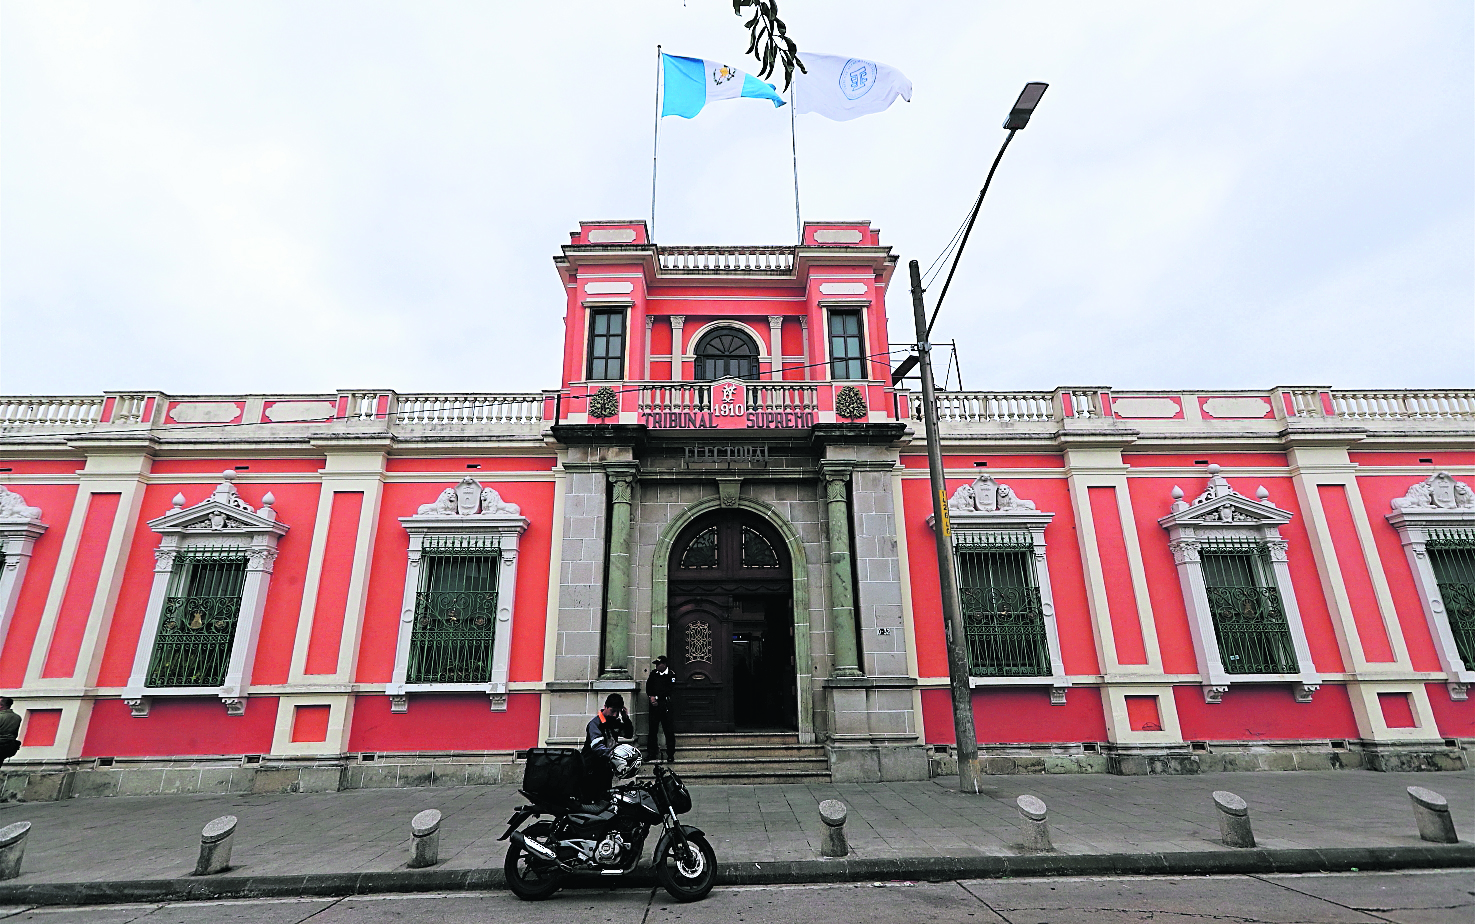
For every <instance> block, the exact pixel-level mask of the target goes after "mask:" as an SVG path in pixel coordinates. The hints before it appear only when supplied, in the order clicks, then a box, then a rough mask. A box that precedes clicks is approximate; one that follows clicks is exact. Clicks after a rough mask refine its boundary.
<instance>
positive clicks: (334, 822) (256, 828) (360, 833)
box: [0, 764, 1475, 886]
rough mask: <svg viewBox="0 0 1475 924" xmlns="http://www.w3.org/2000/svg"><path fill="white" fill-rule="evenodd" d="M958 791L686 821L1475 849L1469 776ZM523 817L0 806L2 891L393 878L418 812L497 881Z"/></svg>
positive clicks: (1202, 780)
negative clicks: (1026, 811) (1422, 819)
mask: <svg viewBox="0 0 1475 924" xmlns="http://www.w3.org/2000/svg"><path fill="white" fill-rule="evenodd" d="M677 766H678V767H679V764H678V765H677ZM957 784H958V781H957V777H940V778H938V779H935V780H931V781H927V782H913V783H872V784H811V785H785V786H693V787H691V791H692V801H693V810H692V812H691V813H689V814H687V815H685V816H683V821H685V822H686V823H688V824H693V825H695V826H697V827H699V828H701V829H702V830H704V831H706V832H707V833H708V835H709V839H710V840H711V841H712V844H713V846H714V847H715V848H716V851H717V857H718V860H719V861H722V862H724V863H738V862H744V863H754V864H763V863H770V862H774V861H784V860H813V859H815V858H816V857H817V856H818V850H819V844H820V836H821V835H820V820H819V810H818V806H819V803H820V801H821V800H823V799H839V800H841V801H842V802H844V803H845V804H846V806H847V807H848V808H849V820H848V821H847V823H846V828H845V830H846V835H847V837H848V838H849V841H850V846H851V849H852V855H853V856H854V857H855V858H858V859H861V860H874V859H884V858H897V857H901V858H906V857H977V856H1020V855H1024V854H1028V853H1029V851H1027V850H1026V849H1025V848H1024V847H1023V846H1022V845H1023V843H1024V837H1023V832H1022V831H1021V829H1020V827H1019V814H1018V810H1017V808H1016V807H1015V804H1014V800H1015V798H1016V797H1017V796H1019V795H1021V794H1025V793H1029V794H1033V795H1035V796H1038V797H1040V798H1041V799H1043V800H1044V801H1045V803H1046V804H1047V805H1048V806H1049V810H1050V826H1051V830H1052V834H1053V837H1054V843H1055V847H1056V849H1057V851H1058V852H1059V853H1060V854H1064V855H1071V854H1141V853H1163V852H1168V853H1171V852H1178V851H1216V850H1218V851H1224V850H1228V848H1225V847H1223V846H1222V845H1221V844H1220V843H1219V828H1218V816H1217V812H1216V809H1215V808H1214V806H1213V801H1212V799H1211V796H1210V794H1211V793H1212V792H1213V791H1214V790H1217V789H1227V790H1230V791H1231V792H1235V793H1237V794H1239V795H1240V796H1242V797H1244V798H1245V800H1246V801H1248V803H1249V806H1250V817H1251V820H1252V822H1253V825H1254V831H1255V837H1256V839H1257V840H1258V842H1259V845H1260V846H1261V847H1266V848H1271V849H1277V848H1279V849H1295V848H1327V847H1370V846H1418V845H1426V843H1427V842H1424V841H1421V840H1419V837H1418V830H1417V828H1416V826H1415V821H1414V815H1413V811H1412V807H1411V805H1410V802H1409V797H1408V794H1407V792H1406V790H1407V787H1408V786H1410V785H1418V786H1426V787H1429V788H1431V789H1434V790H1435V791H1437V792H1440V793H1442V794H1443V795H1444V796H1445V797H1446V798H1447V799H1449V802H1450V806H1451V811H1452V814H1453V817H1454V822H1455V828H1456V830H1457V831H1458V832H1459V834H1460V836H1461V838H1462V840H1465V841H1467V842H1468V841H1470V840H1472V839H1475V771H1462V772H1458V773H1374V772H1370V771H1364V770H1348V771H1325V772H1287V773H1221V774H1201V775H1196V776H1151V777H1147V776H1142V777H1122V776H1109V775H1105V774H1081V775H1027V776H1026V775H1014V776H994V777H989V778H988V788H987V790H986V791H985V792H984V793H983V794H982V795H981V796H975V795H964V794H961V793H959V792H957V788H958V785H957ZM522 801H523V799H522V797H521V796H519V795H518V793H517V791H516V787H514V786H507V785H503V786H462V787H447V788H427V789H365V790H351V791H347V792H340V793H322V794H283V795H218V796H202V795H187V796H142V797H114V798H105V799H74V800H69V801H66V802H39V803H9V804H5V805H0V825H4V824H10V823H12V822H15V821H22V820H24V821H30V822H31V823H32V825H33V827H32V830H31V834H30V838H29V841H28V844H27V847H26V854H25V863H24V866H23V868H22V875H21V877H20V878H19V879H16V880H12V881H10V882H7V883H5V884H4V885H6V886H23V885H28V884H33V883H68V882H87V881H93V882H103V881H120V880H151V879H174V878H177V877H181V876H185V875H188V874H189V873H190V872H191V871H192V870H193V868H194V863H195V858H196V855H197V851H198V846H199V834H200V828H201V827H202V826H203V825H204V824H205V822H207V821H209V820H210V819H212V818H215V817H217V816H220V815H236V816H238V817H239V819H240V822H239V825H238V827H237V830H236V835H235V844H234V850H233V855H232V864H233V865H232V869H231V870H230V871H229V872H227V873H224V874H221V875H222V876H223V877H241V876H248V877H258V876H301V875H312V874H332V873H364V872H381V871H394V870H404V869H405V862H406V860H407V859H408V857H409V851H410V837H411V835H410V819H411V818H412V817H413V816H414V815H415V813H416V812H419V811H420V810H422V809H427V808H436V809H440V811H441V812H442V813H443V814H444V819H445V820H444V821H443V822H442V824H441V835H440V836H441V842H440V856H441V861H442V862H441V864H440V866H438V867H437V869H451V870H456V869H489V868H492V869H498V870H500V868H501V865H502V858H503V856H504V854H505V853H506V848H507V845H506V842H505V841H499V840H497V838H498V837H500V836H501V834H502V832H503V830H505V825H506V822H507V819H508V817H509V816H510V815H511V812H512V808H513V807H514V806H515V805H518V804H520V803H521V802H522ZM652 846H653V843H650V844H647V851H648V850H649V849H650V848H651V847H652ZM1224 871H1226V872H1227V871H1234V870H1224ZM210 878H212V879H213V878H216V877H210ZM197 881H198V880H197ZM749 881H752V880H749Z"/></svg>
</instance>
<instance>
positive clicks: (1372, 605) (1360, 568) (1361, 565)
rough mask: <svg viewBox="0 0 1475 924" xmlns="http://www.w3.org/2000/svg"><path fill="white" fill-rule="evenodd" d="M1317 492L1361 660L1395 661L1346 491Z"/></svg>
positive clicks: (1324, 488)
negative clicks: (1329, 532) (1358, 645)
mask: <svg viewBox="0 0 1475 924" xmlns="http://www.w3.org/2000/svg"><path fill="white" fill-rule="evenodd" d="M1316 491H1317V495H1318V496H1319V497H1320V498H1321V509H1322V510H1323V511H1324V512H1325V514H1326V521H1327V528H1328V529H1329V530H1330V531H1331V534H1332V546H1333V548H1335V549H1336V551H1337V564H1338V566H1339V567H1340V568H1341V571H1342V583H1343V585H1344V586H1345V587H1346V588H1347V598H1348V600H1349V601H1350V602H1351V605H1352V620H1353V622H1354V623H1355V624H1356V625H1357V635H1358V638H1359V639H1361V641H1362V656H1363V657H1364V658H1366V659H1367V660H1368V662H1370V663H1382V662H1389V661H1392V660H1393V647H1392V645H1391V644H1390V643H1389V641H1388V632H1387V629H1386V628H1384V626H1383V618H1382V616H1381V615H1380V614H1379V612H1378V599H1377V597H1376V596H1374V594H1373V580H1372V576H1371V575H1370V574H1368V570H1367V560H1366V559H1365V558H1363V554H1362V546H1361V543H1359V542H1358V539H1357V527H1356V525H1355V524H1354V523H1353V521H1352V506H1351V503H1350V501H1349V500H1348V498H1347V490H1346V489H1345V488H1344V487H1343V486H1342V485H1339V484H1321V485H1317V486H1316Z"/></svg>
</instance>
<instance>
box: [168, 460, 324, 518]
mask: <svg viewBox="0 0 1475 924" xmlns="http://www.w3.org/2000/svg"><path fill="white" fill-rule="evenodd" d="M326 462H327V460H326V459H324V458H323V457H322V456H309V457H307V458H305V459H160V460H158V461H157V462H155V463H154V464H153V467H152V468H150V469H149V472H150V473H151V474H154V475H204V476H206V477H207V478H208V479H213V480H211V481H210V484H211V485H212V488H211V489H212V490H213V489H214V488H213V486H214V485H216V484H219V483H220V479H219V478H217V477H215V476H217V475H219V474H220V473H221V472H223V471H225V470H226V469H231V470H232V471H235V472H236V473H237V474H238V475H260V474H264V473H269V474H274V475H280V474H302V475H315V474H317V473H318V472H319V471H320V470H321V469H322V467H323V466H324V465H325V464H326ZM239 466H245V468H239ZM192 496H193V495H191V497H192ZM258 506H260V505H258Z"/></svg>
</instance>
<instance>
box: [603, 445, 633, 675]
mask: <svg viewBox="0 0 1475 924" xmlns="http://www.w3.org/2000/svg"><path fill="white" fill-rule="evenodd" d="M606 473H607V475H608V477H609V489H610V502H611V503H610V515H609V579H608V581H609V582H608V584H607V585H606V587H605V598H604V600H605V603H604V673H602V674H600V679H601V680H629V679H630V502H631V494H632V493H633V491H634V487H635V469H634V468H633V467H628V468H627V467H624V466H622V467H619V468H613V467H611V468H608V469H606Z"/></svg>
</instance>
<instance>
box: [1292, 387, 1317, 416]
mask: <svg viewBox="0 0 1475 924" xmlns="http://www.w3.org/2000/svg"><path fill="white" fill-rule="evenodd" d="M1286 394H1288V395H1290V396H1291V408H1292V414H1293V415H1294V416H1295V417H1298V418H1300V417H1325V416H1326V411H1325V410H1324V409H1323V408H1322V406H1321V392H1319V391H1316V390H1315V389H1305V388H1293V389H1290V390H1289V391H1287V392H1286Z"/></svg>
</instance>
